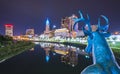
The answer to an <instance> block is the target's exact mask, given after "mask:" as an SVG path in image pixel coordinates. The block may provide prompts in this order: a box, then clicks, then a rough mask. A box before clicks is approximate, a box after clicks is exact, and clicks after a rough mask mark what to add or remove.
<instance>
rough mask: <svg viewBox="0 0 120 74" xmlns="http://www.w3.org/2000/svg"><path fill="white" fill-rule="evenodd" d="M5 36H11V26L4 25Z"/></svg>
mask: <svg viewBox="0 0 120 74" xmlns="http://www.w3.org/2000/svg"><path fill="white" fill-rule="evenodd" d="M5 35H8V36H13V25H11V24H6V25H5Z"/></svg>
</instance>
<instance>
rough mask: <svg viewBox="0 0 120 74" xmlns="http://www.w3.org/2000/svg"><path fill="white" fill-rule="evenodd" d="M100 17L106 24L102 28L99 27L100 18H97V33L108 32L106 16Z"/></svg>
mask: <svg viewBox="0 0 120 74" xmlns="http://www.w3.org/2000/svg"><path fill="white" fill-rule="evenodd" d="M101 17H102V18H103V19H105V21H106V24H105V25H104V26H101V25H100V18H99V19H98V31H102V32H106V31H107V30H108V28H109V21H108V18H107V17H106V16H104V15H101Z"/></svg>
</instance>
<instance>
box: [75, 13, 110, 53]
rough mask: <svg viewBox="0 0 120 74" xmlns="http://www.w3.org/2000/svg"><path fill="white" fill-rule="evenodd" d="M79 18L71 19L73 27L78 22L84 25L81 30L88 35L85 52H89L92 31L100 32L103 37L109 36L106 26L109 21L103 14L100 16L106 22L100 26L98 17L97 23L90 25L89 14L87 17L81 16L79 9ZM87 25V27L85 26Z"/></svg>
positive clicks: (90, 49)
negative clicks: (73, 22)
mask: <svg viewBox="0 0 120 74" xmlns="http://www.w3.org/2000/svg"><path fill="white" fill-rule="evenodd" d="M79 14H80V18H76V19H73V20H74V21H75V24H74V26H73V29H74V28H75V25H76V23H78V22H84V23H85V25H84V26H83V27H82V30H83V32H84V34H85V35H86V36H88V46H87V47H86V49H85V50H86V52H88V53H90V52H91V51H92V39H93V34H92V33H93V32H99V33H101V34H102V35H103V36H104V37H109V36H110V33H107V30H108V27H109V22H108V18H107V17H106V16H104V15H101V17H102V18H103V19H104V20H105V21H106V24H105V25H103V26H101V23H100V18H99V19H98V24H97V25H91V24H90V18H89V15H88V14H87V19H86V18H84V17H83V14H82V12H81V11H79ZM85 27H87V29H86V28H85Z"/></svg>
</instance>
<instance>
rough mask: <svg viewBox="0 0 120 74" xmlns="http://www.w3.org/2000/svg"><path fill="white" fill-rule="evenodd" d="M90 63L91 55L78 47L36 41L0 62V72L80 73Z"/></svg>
mask: <svg viewBox="0 0 120 74" xmlns="http://www.w3.org/2000/svg"><path fill="white" fill-rule="evenodd" d="M119 63H120V62H119ZM91 64H92V57H91V56H90V55H88V54H86V53H85V51H84V50H83V49H81V48H79V47H75V46H70V45H63V44H56V43H39V42H37V43H36V45H35V47H34V48H31V49H30V50H27V51H25V52H23V53H21V54H19V55H16V56H14V57H12V58H10V59H7V60H6V61H4V62H2V63H0V74H80V72H81V71H82V70H83V69H84V68H85V67H87V66H88V65H91Z"/></svg>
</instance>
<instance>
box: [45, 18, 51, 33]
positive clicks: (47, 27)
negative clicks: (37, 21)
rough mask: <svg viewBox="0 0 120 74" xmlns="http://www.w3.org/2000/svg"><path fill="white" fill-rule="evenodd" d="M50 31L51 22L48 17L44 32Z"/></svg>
mask: <svg viewBox="0 0 120 74" xmlns="http://www.w3.org/2000/svg"><path fill="white" fill-rule="evenodd" d="M49 32H50V22H49V20H48V19H47V20H46V27H45V31H44V34H49Z"/></svg>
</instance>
